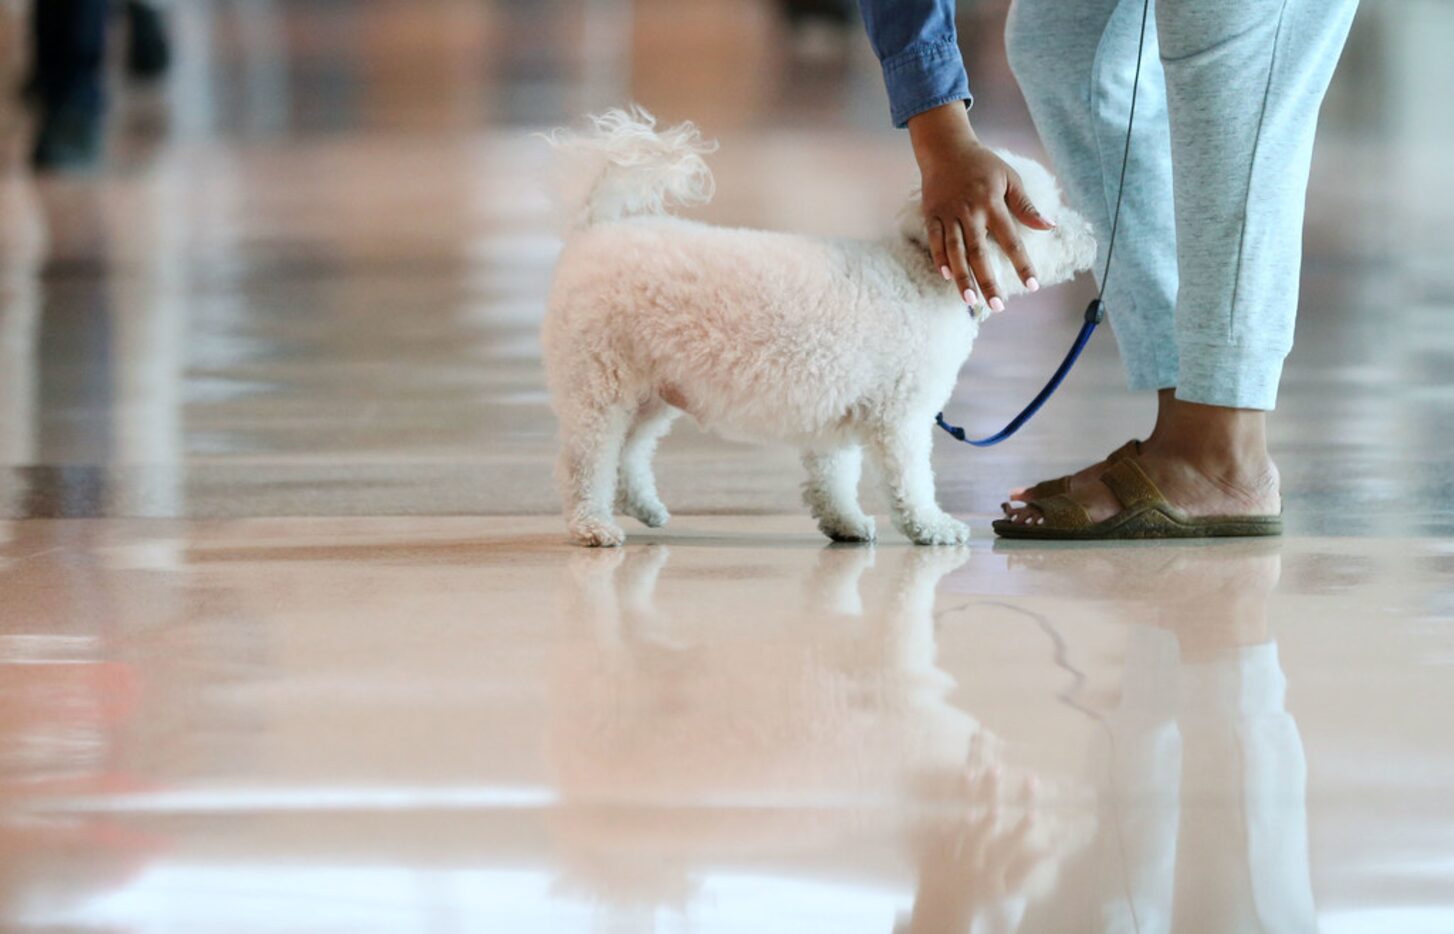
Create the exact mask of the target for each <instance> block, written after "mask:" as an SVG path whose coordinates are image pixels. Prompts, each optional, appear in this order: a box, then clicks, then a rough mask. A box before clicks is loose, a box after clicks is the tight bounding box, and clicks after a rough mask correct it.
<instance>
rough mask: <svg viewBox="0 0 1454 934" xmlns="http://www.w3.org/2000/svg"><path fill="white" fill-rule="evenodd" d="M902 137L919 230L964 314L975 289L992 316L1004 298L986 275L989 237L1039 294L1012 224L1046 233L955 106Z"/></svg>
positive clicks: (914, 122)
mask: <svg viewBox="0 0 1454 934" xmlns="http://www.w3.org/2000/svg"><path fill="white" fill-rule="evenodd" d="M909 138H910V140H911V141H912V142H913V144H914V156H915V158H917V159H918V161H919V174H920V175H921V176H922V178H923V183H924V229H925V232H926V233H927V234H928V236H929V250H930V252H932V253H933V254H934V262H935V263H936V264H937V265H938V266H939V271H940V272H942V273H943V274H944V278H946V279H950V278H952V279H953V280H954V281H955V282H956V283H957V284H958V286H959V290H960V292H962V293H963V294H964V301H965V303H966V304H968V305H970V306H971V307H972V306H974V305H975V304H976V298H975V285H976V283H978V286H979V291H980V293H981V294H983V296H984V300H985V302H986V303H988V305H989V306H990V309H991V310H993V311H1003V310H1004V308H1005V303H1004V299H1003V298H1002V297H1001V292H1000V287H999V284H998V283H997V282H995V279H994V275H993V274H992V273H991V271H990V264H989V256H988V254H987V253H986V252H985V251H986V250H987V249H988V247H989V241H988V240H987V239H986V238H987V237H993V238H994V239H995V242H997V243H998V244H999V245H1000V248H1001V249H1003V250H1004V251H1005V255H1006V256H1008V257H1009V258H1010V262H1011V263H1013V264H1014V267H1015V270H1016V271H1017V272H1018V273H1019V275H1020V280H1021V281H1022V282H1024V283H1025V287H1026V288H1027V289H1029V290H1030V291H1032V292H1033V291H1035V290H1036V289H1038V288H1040V283H1039V282H1037V281H1035V270H1034V269H1033V268H1031V266H1030V257H1029V256H1028V255H1027V254H1026V253H1025V246H1024V244H1023V243H1022V242H1021V241H1020V235H1019V232H1018V231H1017V230H1016V228H1015V220H1019V221H1020V222H1021V223H1023V224H1025V225H1026V226H1027V227H1033V228H1035V229H1036V230H1050V229H1052V228H1054V226H1055V225H1054V224H1052V223H1051V222H1050V221H1048V220H1046V219H1045V218H1044V217H1042V216H1041V215H1040V212H1039V211H1037V210H1036V209H1035V205H1033V204H1031V203H1030V199H1029V197H1028V196H1027V195H1026V194H1025V189H1024V186H1023V185H1022V184H1021V182H1020V176H1019V175H1017V174H1016V173H1015V170H1014V169H1012V168H1010V167H1009V166H1008V165H1006V164H1005V163H1004V160H1002V159H1001V158H1000V157H999V156H997V155H995V154H994V153H993V152H991V151H990V150H989V148H988V147H986V146H984V145H983V144H981V143H980V141H979V139H978V138H977V137H976V136H975V135H974V130H973V128H971V127H970V125H969V117H968V115H967V114H966V113H965V110H964V105H963V104H961V103H957V102H956V103H950V104H945V105H943V106H942V107H936V108H934V109H933V110H926V111H924V112H923V113H921V114H918V115H917V116H915V117H912V118H910V120H909Z"/></svg>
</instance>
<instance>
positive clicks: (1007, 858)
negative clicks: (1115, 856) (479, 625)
mask: <svg viewBox="0 0 1454 934" xmlns="http://www.w3.org/2000/svg"><path fill="white" fill-rule="evenodd" d="M879 558H880V556H878V555H876V554H875V552H874V550H873V549H871V548H870V549H861V548H859V549H855V548H846V549H840V548H833V547H829V548H825V549H823V550H822V551H820V552H819V554H818V559H817V563H816V566H814V567H813V568H812V570H811V571H810V572H809V573H808V574H807V575H806V577H805V578H804V580H803V582H802V583H803V587H802V590H803V593H802V595H801V603H800V605H799V606H788V607H773V608H764V607H762V606H760V605H757V604H756V603H755V601H752V600H751V599H750V597H747V595H746V594H744V595H743V597H746V599H738V600H732V599H729V600H724V601H721V602H714V603H713V604H712V605H710V606H704V605H702V604H701V603H699V602H697V601H694V600H692V599H690V598H688V599H687V600H684V601H677V600H670V601H665V600H663V601H658V599H657V597H656V589H657V580H658V577H659V575H661V573H662V571H663V569H664V568H666V567H668V561H669V552H668V550H667V548H665V547H661V546H657V547H653V548H647V549H642V550H635V549H632V550H629V553H628V554H627V555H626V556H625V557H624V558H623V556H622V555H621V554H620V553H619V552H617V553H611V552H604V553H603V552H591V553H585V554H582V555H580V556H578V557H576V558H573V559H572V561H571V569H572V572H573V574H572V579H573V580H572V582H573V587H572V590H571V595H572V604H573V606H572V610H571V611H570V612H569V613H568V614H567V615H568V616H571V617H573V618H580V619H581V620H583V621H584V622H585V624H586V625H587V626H588V627H589V628H590V631H591V634H592V639H591V642H590V643H589V647H588V648H587V649H586V650H584V651H581V650H579V649H578V650H576V651H574V652H571V653H567V654H566V655H565V656H564V657H562V659H561V660H560V664H559V667H558V668H557V671H556V672H555V677H554V684H555V689H554V691H553V700H552V716H551V729H550V736H551V742H550V749H551V754H550V758H551V763H552V766H553V770H554V773H555V775H556V779H557V781H558V783H559V787H560V790H561V797H562V802H561V807H560V808H559V809H558V810H557V811H556V813H555V814H554V815H553V816H552V818H551V822H550V823H551V828H552V832H553V839H554V840H555V841H556V843H557V845H558V846H559V848H560V853H561V861H562V863H563V873H564V879H563V887H564V888H565V890H567V891H570V892H572V893H574V894H577V895H580V896H583V897H589V898H593V899H596V900H599V901H602V902H604V903H606V904H608V905H611V906H613V908H612V910H616V909H622V910H625V911H627V912H628V913H630V914H633V915H634V914H636V913H639V912H640V911H641V910H642V909H643V907H649V908H659V907H670V908H673V909H675V910H677V911H688V912H689V911H690V910H691V906H692V902H693V900H694V897H695V894H696V889H697V886H698V885H699V884H700V880H701V877H702V876H704V875H706V874H708V873H710V872H711V871H712V869H713V868H714V867H720V866H721V865H722V864H724V863H729V864H730V863H738V864H742V863H747V864H751V863H753V862H760V861H763V860H767V861H770V862H780V861H782V860H784V859H791V858H792V857H793V854H811V853H833V852H835V851H838V850H840V849H842V848H848V849H850V850H858V849H863V848H869V849H883V848H888V849H893V850H899V851H902V852H903V853H904V854H905V857H906V858H907V860H908V862H909V863H910V864H911V865H912V866H913V867H914V870H915V872H916V873H917V874H918V878H919V882H918V894H917V896H916V898H915V905H914V908H913V911H912V920H911V921H910V922H909V923H910V928H909V929H911V930H949V929H950V928H948V927H945V925H946V924H948V923H950V921H949V919H960V920H962V921H963V922H964V923H965V924H969V923H971V922H974V923H976V924H980V923H987V922H992V923H994V924H995V925H996V926H998V925H1000V924H1003V923H1004V922H1006V921H1007V920H1012V919H1014V918H1017V917H1018V916H1019V915H1020V913H1021V912H1023V910H1024V906H1025V904H1026V903H1027V902H1028V901H1029V900H1031V899H1033V898H1034V897H1036V896H1039V895H1043V894H1044V893H1045V892H1047V891H1049V890H1050V889H1051V888H1052V887H1053V884H1054V880H1055V876H1056V870H1057V867H1058V864H1059V863H1060V862H1061V861H1062V860H1063V859H1064V858H1065V857H1066V855H1067V854H1068V853H1071V852H1073V851H1074V850H1075V849H1076V848H1077V847H1078V846H1079V845H1080V843H1081V842H1083V840H1084V839H1085V837H1086V836H1087V833H1088V830H1089V828H1088V827H1087V826H1086V824H1087V823H1088V821H1087V820H1086V819H1085V818H1084V817H1083V816H1075V813H1074V812H1073V811H1071V812H1069V814H1067V812H1065V811H1062V810H1058V809H1057V808H1063V807H1064V805H1065V801H1064V797H1065V795H1067V794H1070V793H1071V792H1070V791H1068V790H1067V789H1064V788H1062V787H1061V782H1060V781H1058V780H1056V779H1055V778H1053V777H1051V776H1045V775H1038V774H1036V773H1035V772H1034V771H1032V770H1029V769H1027V768H1025V767H1024V766H1021V765H1016V764H1015V763H1014V762H1012V761H1011V760H1010V757H1008V756H1007V755H1006V754H1005V751H1004V749H1003V743H1002V742H1001V740H1000V739H999V738H997V737H995V736H994V735H992V734H990V733H989V732H988V731H986V730H985V729H984V728H983V727H982V726H981V725H980V724H979V722H978V721H976V720H975V719H974V717H973V716H971V715H969V714H967V713H965V712H964V711H963V710H961V709H959V708H957V707H955V706H954V705H953V704H951V703H949V701H948V695H949V692H950V691H951V690H952V688H953V687H954V679H953V678H951V677H950V676H949V675H948V674H947V673H946V672H945V671H944V670H943V669H941V668H940V667H938V665H937V663H936V660H935V642H934V625H935V624H934V604H935V588H936V585H937V584H938V582H939V580H940V579H941V578H942V577H944V576H945V575H946V574H949V573H951V572H953V571H954V570H955V569H956V568H958V567H959V566H960V565H962V564H964V563H965V562H966V561H967V560H968V558H969V553H968V551H967V550H957V549H895V550H892V551H889V552H888V553H887V554H885V555H883V556H882V558H883V559H884V560H883V561H882V562H880V560H879ZM880 563H882V564H886V565H888V566H887V567H879V566H877V565H879V564H880ZM734 604H735V605H734ZM746 619H751V620H752V629H753V630H754V631H755V632H763V631H764V629H765V627H771V628H770V630H767V631H770V632H771V635H770V636H769V637H768V638H765V639H764V638H756V637H752V636H749V635H747V634H745V633H743V631H742V623H743V622H744V620H746ZM1047 800H1049V801H1050V802H1053V804H1054V806H1050V807H1047V806H1045V802H1046V801H1047ZM925 925H927V926H925Z"/></svg>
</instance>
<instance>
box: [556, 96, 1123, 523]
mask: <svg viewBox="0 0 1454 934" xmlns="http://www.w3.org/2000/svg"><path fill="white" fill-rule="evenodd" d="M552 141H553V142H554V143H555V145H556V146H557V147H559V148H561V149H563V150H565V151H566V152H567V154H569V155H571V156H576V157H579V158H578V160H577V161H578V162H579V163H580V165H579V167H580V169H581V171H580V173H579V181H580V184H579V185H578V186H577V188H578V190H577V191H575V192H573V193H571V194H569V195H568V196H567V200H569V201H570V205H569V206H570V207H571V208H572V209H573V210H575V212H576V216H575V217H574V218H573V220H574V226H573V228H572V229H571V231H570V233H569V235H568V236H567V238H566V243H565V249H564V251H563V252H562V254H561V258H560V265H559V268H558V269H557V271H556V277H555V285H554V288H553V289H552V292H551V298H550V311H549V314H548V315H547V317H546V321H545V329H544V338H545V364H546V370H547V373H548V375H549V378H550V386H551V395H552V400H553V404H554V406H555V411H556V414H557V415H558V416H559V418H560V422H561V432H562V435H561V440H562V444H563V450H562V454H561V463H560V479H561V485H562V491H563V496H564V499H565V509H566V520H567V522H568V524H569V526H570V532H571V535H572V536H573V537H574V538H575V540H576V541H578V542H580V543H581V544H585V545H618V544H620V543H621V541H622V540H623V538H624V533H623V532H622V531H621V529H620V528H619V527H618V526H617V525H616V524H615V522H614V521H613V519H612V506H613V504H614V503H618V502H619V505H620V506H621V508H622V509H623V510H624V511H625V512H626V513H627V514H628V515H631V516H634V517H635V518H637V519H639V520H641V521H642V522H644V523H645V524H647V525H649V526H659V525H662V524H663V523H665V522H666V521H667V518H668V516H667V511H666V507H665V506H663V505H662V503H661V500H660V499H659V498H658V497H657V493H656V482H655V480H654V479H653V477H652V472H651V457H652V453H653V452H654V450H655V448H656V444H657V441H658V440H659V439H660V438H661V437H662V436H663V435H665V434H666V432H667V430H668V429H669V427H670V425H671V422H672V420H673V419H674V418H676V417H677V416H678V415H679V414H681V413H682V412H683V411H685V412H687V413H689V414H690V415H691V416H692V417H693V418H695V419H696V420H697V421H698V422H699V423H701V424H702V425H703V426H704V427H706V428H709V429H712V430H714V431H718V432H720V433H722V434H726V435H732V436H736V437H742V438H746V439H750V440H759V441H773V442H785V443H788V444H791V445H793V446H795V447H797V448H800V449H801V450H802V451H803V462H804V465H805V466H806V467H807V470H808V483H807V487H806V491H805V495H804V498H805V499H806V501H807V504H808V506H809V507H810V508H811V509H812V511H813V515H814V517H815V518H816V519H817V520H818V524H819V527H820V528H821V529H822V530H823V532H824V533H825V534H827V535H828V536H829V537H830V538H834V539H837V540H841V541H864V540H870V539H872V538H873V537H874V525H873V520H871V519H870V518H869V517H868V516H866V515H864V513H863V511H862V510H861V509H860V508H859V505H858V496H857V487H858V475H859V469H860V465H861V461H862V453H861V451H862V448H864V447H867V448H868V450H869V451H870V452H871V454H872V455H873V456H874V459H875V460H876V461H877V463H878V464H879V466H880V468H881V470H882V473H883V477H884V480H885V483H886V485H887V487H888V493H889V502H890V505H891V507H892V511H893V518H894V523H895V525H896V526H897V527H898V528H899V529H900V530H901V531H902V532H904V534H906V535H908V536H909V537H910V538H911V539H913V540H914V541H915V542H918V543H920V544H944V543H954V542H963V541H965V539H966V538H967V537H968V531H967V529H966V527H965V526H964V524H963V523H961V522H958V521H956V520H955V519H952V518H950V517H949V516H948V515H947V514H945V513H944V512H943V511H942V510H941V509H940V508H939V506H938V504H937V503H936V502H935V498H934V476H933V472H932V470H931V469H930V466H929V448H930V432H931V430H932V428H933V420H934V413H935V412H937V411H938V410H939V409H940V408H942V407H943V404H944V402H945V401H946V400H947V399H948V398H949V394H950V392H951V390H952V389H953V388H954V383H955V378H956V375H957V373H958V371H959V368H960V366H961V365H962V364H963V363H964V359H965V357H966V356H968V354H969V350H970V345H971V344H972V342H973V340H974V337H975V335H976V334H977V333H978V331H979V320H978V318H977V317H971V316H970V315H969V314H967V313H966V312H965V308H964V303H963V302H962V301H961V300H960V298H959V296H958V295H956V293H955V288H954V286H953V285H951V284H950V283H949V282H946V281H944V280H943V279H942V278H941V276H940V274H939V271H938V270H937V269H935V268H934V264H933V261H932V260H931V258H930V256H929V252H928V250H927V249H926V247H925V245H924V243H923V239H924V237H923V231H922V224H921V222H920V221H919V219H918V218H919V212H918V209H917V203H914V204H911V205H910V206H909V208H908V209H907V210H906V211H905V214H904V217H905V221H904V224H903V225H902V227H903V229H902V230H901V231H900V232H899V233H898V234H896V235H894V236H891V237H887V238H885V239H883V240H880V241H876V242H861V241H852V240H827V239H820V238H813V237H806V236H795V235H790V234H782V233H768V232H764V231H756V230H737V229H724V228H718V227H709V226H706V225H704V224H700V223H695V222H692V221H687V220H682V219H680V218H673V217H667V216H664V214H663V212H664V208H665V205H666V204H667V203H669V202H677V203H682V204H690V203H699V202H703V201H706V200H707V199H708V198H709V197H710V196H711V191H712V178H711V174H710V173H709V172H708V170H707V166H706V164H705V163H704V162H703V161H702V158H701V153H703V152H707V151H710V149H711V148H712V147H711V145H710V144H707V143H704V142H703V141H702V139H701V137H700V136H699V135H698V133H697V131H696V130H695V129H694V128H693V127H692V126H691V125H690V124H683V125H681V126H677V127H672V128H670V129H667V130H663V131H661V132H657V131H656V130H655V129H654V121H653V119H652V118H651V117H650V115H649V114H646V113H645V112H644V111H641V110H635V111H633V112H631V113H625V112H622V111H611V112H610V113H607V114H605V115H603V116H601V117H597V118H595V120H594V131H593V132H591V133H589V134H585V135H580V136H577V135H572V134H567V133H557V134H556V135H555V136H553V137H552ZM1001 155H1003V156H1004V157H1005V158H1006V160H1007V161H1009V163H1010V164H1011V165H1012V166H1013V167H1014V168H1015V170H1016V171H1017V172H1018V173H1019V174H1020V176H1021V178H1022V180H1023V183H1024V187H1025V190H1026V192H1027V193H1028V194H1029V195H1030V198H1031V199H1032V200H1033V201H1034V203H1035V204H1036V205H1037V206H1038V207H1039V208H1040V210H1041V211H1042V212H1043V213H1045V215H1046V216H1047V217H1050V218H1051V219H1053V220H1056V221H1057V222H1058V224H1059V226H1058V227H1057V228H1056V229H1055V230H1053V231H1050V232H1041V231H1036V230H1030V229H1028V228H1021V230H1020V236H1021V238H1022V239H1023V241H1024V243H1025V247H1026V250H1027V251H1028V253H1029V255H1030V258H1031V261H1032V263H1033V264H1034V267H1035V271H1036V274H1037V276H1038V277H1039V279H1040V281H1041V282H1043V283H1045V284H1047V285H1048V284H1053V283H1057V282H1063V281H1065V280H1067V279H1069V278H1070V277H1071V276H1073V275H1074V274H1075V273H1076V272H1078V271H1080V270H1082V269H1085V268H1087V267H1088V266H1089V265H1090V263H1091V260H1092V258H1093V255H1094V252H1095V243H1094V241H1093V239H1092V237H1091V232H1090V226H1089V224H1087V223H1086V221H1085V220H1083V219H1082V218H1080V217H1077V216H1076V215H1074V214H1073V213H1071V212H1070V211H1069V210H1068V209H1066V208H1065V207H1064V204H1063V201H1062V199H1061V196H1060V192H1059V190H1058V189H1057V187H1056V184H1055V180H1054V179H1053V178H1051V176H1050V174H1049V173H1048V172H1046V171H1045V169H1044V168H1042V167H1041V166H1039V165H1037V164H1036V163H1034V162H1032V161H1030V160H1028V159H1023V158H1020V157H1017V156H1013V155H1009V154H1004V153H1002V154H1001ZM989 252H990V254H991V255H990V257H989V261H990V263H991V265H992V266H993V268H994V270H995V275H996V278H997V279H998V281H999V283H1000V285H1001V286H1002V287H1003V288H1006V289H1008V290H1010V294H1013V293H1014V292H1018V291H1023V290H1024V287H1023V286H1022V285H1021V284H1020V281H1019V277H1018V275H1017V274H1016V273H1015V271H1014V269H1013V268H1012V266H1011V264H1010V261H1009V259H1008V258H1007V257H1006V256H1005V255H1004V254H1003V253H1002V252H1000V251H999V249H998V248H997V247H992V248H991V249H990V250H989Z"/></svg>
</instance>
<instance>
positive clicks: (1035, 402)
mask: <svg viewBox="0 0 1454 934" xmlns="http://www.w3.org/2000/svg"><path fill="white" fill-rule="evenodd" d="M1104 320H1106V305H1105V303H1104V302H1102V301H1101V300H1100V299H1099V298H1096V299H1092V300H1091V303H1090V304H1089V305H1087V306H1086V308H1085V321H1084V323H1082V324H1081V326H1080V333H1079V334H1077V335H1076V336H1075V343H1074V344H1072V345H1071V347H1070V353H1068V354H1066V355H1065V359H1064V360H1062V361H1060V366H1059V367H1058V368H1057V369H1056V370H1055V373H1054V375H1052V376H1051V377H1050V382H1048V383H1046V384H1045V387H1044V388H1043V389H1041V390H1040V392H1039V394H1037V395H1036V396H1035V398H1033V399H1031V400H1030V404H1029V405H1027V406H1025V408H1024V410H1023V411H1021V412H1020V414H1019V415H1016V416H1015V417H1014V418H1012V419H1010V423H1009V424H1008V425H1006V426H1005V427H1003V428H1001V429H1000V430H999V431H997V432H995V433H994V434H992V435H990V436H989V437H987V438H966V437H965V436H964V429H963V428H960V427H959V426H958V425H951V424H949V423H948V422H946V421H945V420H944V413H943V412H940V413H939V414H938V415H936V416H934V424H936V425H938V426H939V427H940V428H943V429H944V430H945V431H947V432H949V436H950V437H951V438H953V439H954V440H956V441H963V442H964V443H965V444H972V445H974V446H975V447H977V448H987V447H993V446H994V445H996V444H999V443H1000V442H1001V441H1003V440H1005V439H1006V438H1008V437H1010V435H1013V434H1014V433H1015V432H1017V431H1019V430H1020V428H1021V427H1022V426H1023V425H1024V424H1025V423H1026V422H1028V421H1029V420H1030V419H1032V418H1034V417H1035V413H1036V412H1038V411H1040V407H1041V406H1042V405H1044V404H1045V403H1046V402H1048V401H1050V397H1051V396H1053V395H1055V390H1057V389H1059V388H1060V384H1061V383H1063V382H1065V378H1066V377H1067V376H1069V375H1070V368H1071V367H1073V366H1075V361H1077V360H1079V359H1080V354H1081V351H1083V350H1085V345H1086V344H1089V343H1090V339H1091V335H1092V334H1094V333H1095V332H1096V325H1098V324H1100V323H1101V322H1102V321H1104Z"/></svg>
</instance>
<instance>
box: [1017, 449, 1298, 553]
mask: <svg viewBox="0 0 1454 934" xmlns="http://www.w3.org/2000/svg"><path fill="white" fill-rule="evenodd" d="M1101 482H1102V483H1104V484H1105V485H1106V486H1107V487H1109V488H1110V490H1111V493H1112V494H1113V495H1114V496H1115V497H1116V499H1118V500H1120V502H1121V506H1122V511H1121V512H1119V513H1117V514H1116V515H1114V516H1112V517H1111V518H1109V519H1105V520H1102V521H1100V522H1095V521H1093V520H1092V519H1091V517H1090V513H1088V512H1086V511H1085V507H1083V506H1081V504H1080V503H1077V502H1076V501H1075V500H1073V499H1071V498H1070V497H1069V496H1067V495H1066V494H1064V493H1062V494H1059V495H1057V496H1050V497H1046V498H1045V499H1037V500H1034V501H1032V502H1031V503H1030V505H1031V506H1032V507H1034V508H1035V509H1038V510H1039V511H1040V514H1041V515H1042V516H1044V517H1045V521H1044V522H1038V523H1026V522H1013V521H1011V520H1009V519H999V520H997V521H996V522H995V524H994V527H995V532H996V533H997V534H999V535H1003V536H1004V537H1005V538H1039V539H1058V540H1070V541H1105V540H1112V539H1135V538H1221V537H1224V536H1225V537H1241V536H1253V535H1281V534H1282V516H1280V515H1279V516H1207V517H1204V518H1202V517H1198V518H1193V517H1191V516H1188V515H1186V514H1185V513H1183V512H1182V511H1181V510H1180V509H1177V508H1176V507H1175V506H1173V505H1171V504H1170V503H1168V502H1167V501H1166V497H1165V496H1163V495H1162V493H1161V491H1160V490H1158V489H1157V488H1156V484H1155V483H1152V482H1151V478H1150V477H1148V476H1146V471H1144V470H1142V469H1141V465H1140V464H1139V463H1137V460H1136V458H1135V457H1134V456H1133V457H1126V458H1122V459H1121V460H1120V461H1118V462H1116V463H1115V464H1113V465H1111V466H1110V467H1108V468H1106V471H1105V472H1104V473H1102V474H1101Z"/></svg>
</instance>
